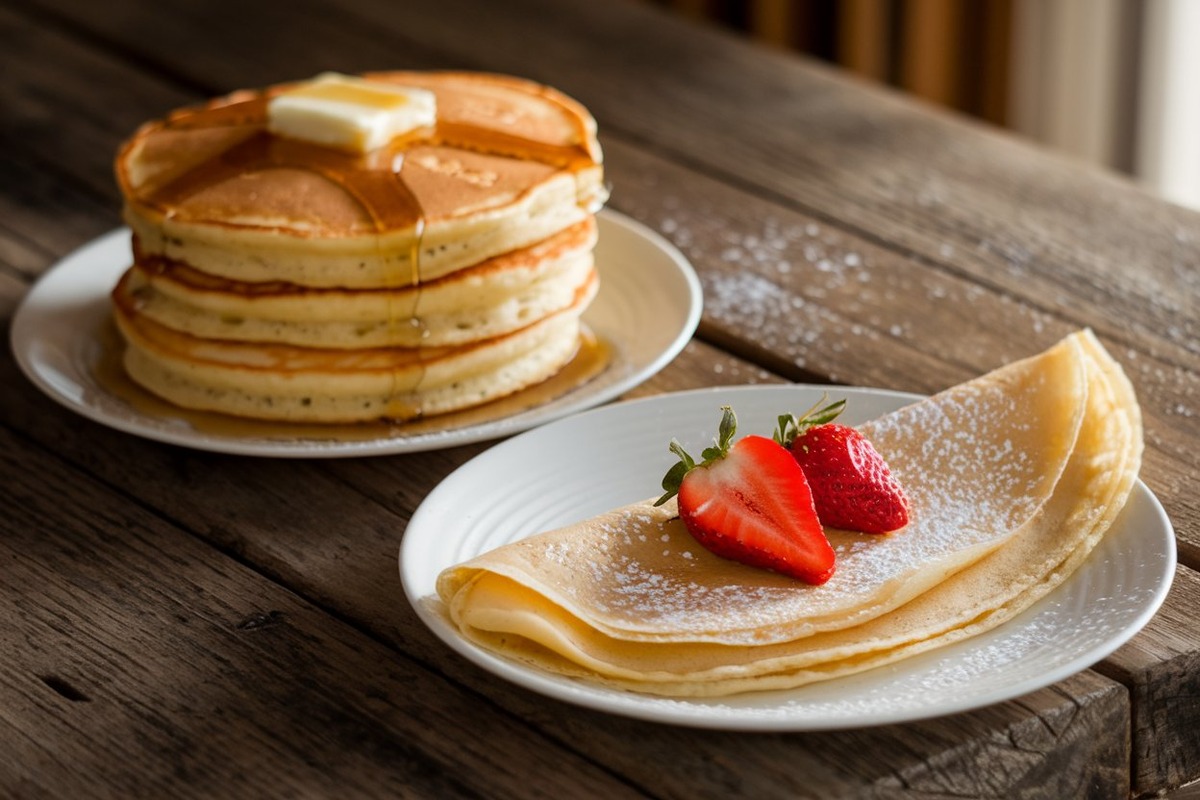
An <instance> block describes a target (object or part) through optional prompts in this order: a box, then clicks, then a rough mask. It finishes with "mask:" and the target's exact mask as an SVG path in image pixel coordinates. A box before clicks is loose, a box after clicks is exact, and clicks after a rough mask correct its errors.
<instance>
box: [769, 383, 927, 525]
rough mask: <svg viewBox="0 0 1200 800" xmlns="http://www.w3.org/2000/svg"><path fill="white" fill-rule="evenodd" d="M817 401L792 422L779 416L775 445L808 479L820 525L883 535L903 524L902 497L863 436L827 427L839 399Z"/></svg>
mask: <svg viewBox="0 0 1200 800" xmlns="http://www.w3.org/2000/svg"><path fill="white" fill-rule="evenodd" d="M824 402H825V400H824V398H822V399H821V402H819V403H817V405H815V406H813V407H812V408H811V409H810V410H809V411H808V412H806V413H805V414H803V415H802V416H801V417H799V418H798V419H797V418H796V417H794V416H792V415H790V414H785V415H783V416H781V417H779V427H778V428H777V429H776V431H775V441H776V442H778V443H779V444H781V445H783V446H784V447H786V448H788V449H789V450H791V452H792V455H793V456H794V457H795V459H796V463H797V464H799V465H800V469H801V470H803V471H804V477H805V478H807V479H808V485H809V486H810V487H811V489H812V494H813V502H814V504H815V505H816V508H817V516H818V518H820V520H821V524H822V525H824V526H825V527H828V528H839V529H841V530H847V531H859V532H861V533H888V532H890V531H895V530H899V529H900V528H903V527H904V526H905V525H907V524H908V498H907V497H905V495H904V490H903V489H902V488H901V487H900V484H899V483H898V482H897V481H896V479H895V478H894V477H892V473H891V470H890V469H888V465H887V462H885V461H884V459H883V456H881V455H879V452H878V451H877V450H876V449H875V447H874V445H872V444H871V442H870V441H868V440H867V438H866V437H865V436H863V435H862V434H861V433H859V432H858V431H857V430H855V429H854V428H852V427H850V426H849V425H841V424H838V423H835V422H833V420H834V419H836V418H837V416H838V415H839V414H840V413H842V409H844V408H845V407H846V401H845V400H839V401H837V402H836V403H831V404H829V405H828V406H825V407H824V408H821V407H820V406H821V404H822V403H824Z"/></svg>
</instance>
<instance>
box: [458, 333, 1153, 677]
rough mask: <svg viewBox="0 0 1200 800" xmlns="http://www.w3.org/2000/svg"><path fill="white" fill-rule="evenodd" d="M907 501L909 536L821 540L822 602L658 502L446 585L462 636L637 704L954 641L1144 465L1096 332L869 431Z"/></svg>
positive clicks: (1102, 527)
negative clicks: (696, 533)
mask: <svg viewBox="0 0 1200 800" xmlns="http://www.w3.org/2000/svg"><path fill="white" fill-rule="evenodd" d="M861 430H862V431H863V432H864V433H865V434H866V435H867V436H868V438H870V439H871V440H872V442H873V443H874V444H875V445H876V448H877V449H878V450H879V451H880V452H881V454H883V455H884V457H885V458H886V459H887V460H888V462H889V464H890V465H891V467H892V471H893V474H895V475H896V476H897V477H898V479H899V480H900V481H901V483H902V484H903V485H904V486H905V487H906V490H907V492H908V494H909V499H910V503H911V507H912V521H911V523H910V525H909V526H908V527H907V528H905V529H903V530H901V531H899V532H896V533H893V534H889V535H887V536H883V537H878V536H866V535H862V534H854V533H847V532H839V531H829V532H828V533H829V536H830V541H831V543H832V544H833V545H834V548H835V551H836V552H837V555H838V566H837V572H836V573H835V575H834V577H833V578H832V579H831V580H830V581H829V582H828V583H826V584H824V585H823V586H818V587H812V586H807V585H804V584H800V583H797V582H795V581H792V580H790V579H788V578H785V577H783V576H780V575H776V574H774V573H771V572H766V571H763V570H756V569H752V568H749V567H744V566H742V565H739V564H735V563H732V562H729V561H726V560H724V559H720V558H717V557H716V556H713V555H711V554H710V553H708V552H707V551H706V550H704V549H703V548H701V547H699V546H698V545H697V544H696V543H695V542H694V540H692V539H691V538H690V536H689V534H688V533H687V531H686V529H685V528H684V526H683V525H682V523H681V522H680V521H679V520H678V519H677V517H675V516H674V513H675V512H674V509H673V508H672V507H668V506H664V507H661V508H654V507H652V506H651V505H649V503H639V504H635V505H633V506H630V507H627V508H624V509H618V510H614V511H612V512H609V513H608V514H605V515H601V516H600V517H597V518H594V519H592V520H588V521H586V522H583V523H581V524H579V525H574V526H570V527H568V528H564V529H561V530H558V531H553V532H549V533H546V534H541V535H539V536H536V537H532V538H530V539H527V540H525V541H522V542H517V543H514V544H512V545H507V546H505V547H502V548H498V549H497V550H495V551H492V552H491V553H487V554H484V555H482V556H480V557H479V558H476V559H473V560H472V561H469V562H467V563H465V564H462V565H457V566H455V567H452V568H450V569H448V570H446V571H445V572H443V573H442V575H441V576H440V578H439V581H438V594H439V597H440V600H441V602H442V603H443V608H444V611H445V613H446V614H447V615H448V617H449V618H450V619H451V620H452V621H453V623H454V624H455V625H457V626H458V627H459V629H460V631H461V632H462V634H463V635H464V636H465V637H466V638H468V639H470V640H472V641H474V642H476V643H478V644H480V645H481V646H484V647H486V648H489V649H492V650H494V651H496V652H498V653H501V654H503V655H505V656H507V657H510V658H514V659H517V660H519V661H522V662H524V663H528V664H532V665H535V666H537V667H539V668H542V669H547V670H550V671H553V672H558V673H561V674H568V675H574V676H578V677H581V678H585V679H589V680H592V681H595V682H599V683H604V684H610V685H616V686H621V687H623V688H628V689H632V690H635V691H642V692H649V693H655V694H665V695H676V696H709V695H722V694H730V693H734V692H742V691H752V690H763V689H778V688H790V687H795V686H800V685H803V684H806V683H810V682H813V681H817V680H825V679H829V678H834V677H838V676H841V675H847V674H852V673H854V672H858V671H861V670H864V669H869V668H871V667H874V666H879V665H882V664H886V663H890V662H893V661H895V660H898V659H900V658H904V657H907V656H910V655H913V654H915V653H918V652H923V651H925V650H928V649H931V648H933V647H937V646H940V645H943V644H947V643H949V642H952V641H957V640H960V639H962V638H965V637H967V636H971V635H974V634H977V633H980V632H982V631H984V630H987V629H989V628H990V627H994V626H995V625H997V624H999V623H1001V622H1003V621H1004V620H1005V619H1009V618H1011V617H1012V616H1014V615H1015V614H1017V613H1019V612H1020V611H1021V610H1023V609H1024V608H1027V607H1028V606H1029V605H1030V604H1031V603H1033V602H1035V601H1036V600H1037V599H1038V598H1040V597H1042V596H1044V595H1045V594H1046V593H1047V592H1048V591H1050V590H1051V589H1052V588H1053V587H1054V586H1056V585H1058V584H1059V583H1061V582H1062V580H1064V579H1065V578H1066V577H1067V576H1068V575H1069V574H1070V573H1071V571H1072V570H1074V569H1075V568H1076V567H1077V566H1078V565H1079V563H1081V562H1082V561H1083V559H1084V558H1085V557H1086V555H1087V553H1089V552H1090V551H1091V550H1092V549H1093V548H1094V546H1095V544H1096V542H1098V541H1099V539H1100V537H1101V536H1102V535H1103V533H1104V531H1106V530H1107V529H1108V527H1109V526H1110V525H1111V523H1112V520H1113V519H1114V518H1115V516H1116V514H1117V513H1118V512H1119V510H1120V508H1121V507H1122V506H1123V505H1124V503H1125V500H1126V499H1127V497H1128V495H1129V492H1130V491H1131V489H1132V486H1133V483H1134V479H1135V477H1136V474H1137V470H1138V466H1139V464H1140V455H1141V422H1140V416H1139V412H1138V409H1137V403H1136V399H1135V398H1134V396H1133V392H1132V388H1131V387H1130V385H1129V383H1128V381H1127V379H1126V378H1125V377H1124V375H1123V373H1122V372H1121V371H1120V368H1119V367H1118V366H1117V365H1116V364H1115V362H1113V361H1112V359H1111V357H1109V356H1108V354H1107V353H1106V352H1105V351H1104V350H1103V348H1102V347H1101V346H1100V345H1099V343H1098V342H1097V341H1096V339H1095V337H1094V336H1092V335H1091V334H1090V333H1089V332H1080V333H1078V334H1076V335H1073V336H1071V337H1069V338H1067V339H1065V340H1064V341H1063V342H1061V343H1059V344H1058V345H1057V346H1055V347H1054V348H1051V349H1050V350H1048V351H1047V352H1045V353H1043V354H1041V355H1039V356H1035V357H1033V358H1030V359H1026V360H1023V361H1020V362H1017V363H1015V364H1011V365H1009V366H1006V367H1003V368H1001V369H999V370H997V371H995V372H993V373H989V374H988V375H985V376H982V377H980V378H977V379H975V380H973V381H970V382H967V383H965V384H962V385H960V386H956V387H953V388H951V389H949V390H947V391H945V392H942V393H940V394H938V395H935V396H934V397H931V398H929V399H927V400H924V401H921V402H919V403H916V404H914V405H911V406H908V407H906V408H903V409H900V410H898V411H896V412H893V413H892V414H889V415H886V416H884V417H882V418H880V419H878V420H875V421H873V422H871V423H868V424H866V425H863V426H861Z"/></svg>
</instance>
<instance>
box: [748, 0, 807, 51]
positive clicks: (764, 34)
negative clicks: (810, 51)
mask: <svg viewBox="0 0 1200 800" xmlns="http://www.w3.org/2000/svg"><path fill="white" fill-rule="evenodd" d="M797 12H798V6H797V4H796V3H794V2H792V0H752V2H751V3H750V9H749V26H750V32H751V33H752V34H753V35H754V36H755V37H756V38H757V39H759V40H760V41H763V42H766V43H768V44H773V45H776V46H777V47H791V46H793V45H794V44H795V43H796V27H797V26H796V21H797V17H798V14H797Z"/></svg>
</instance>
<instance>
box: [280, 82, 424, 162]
mask: <svg viewBox="0 0 1200 800" xmlns="http://www.w3.org/2000/svg"><path fill="white" fill-rule="evenodd" d="M436 120H437V99H436V98H435V96H434V94H433V92H430V91H427V90H425V89H417V88H414V87H409V86H398V85H395V84H390V83H383V82H380V81H368V80H364V79H362V78H356V77H351V76H348V75H338V74H336V73H324V74H322V75H318V76H317V77H316V78H314V79H313V80H311V81H308V82H306V83H303V84H300V85H299V86H296V87H294V88H292V89H289V90H287V91H285V92H281V93H280V94H277V95H275V96H274V97H272V98H271V99H270V101H268V103H267V127H268V129H269V130H270V131H271V133H273V134H275V135H276V136H285V137H287V138H290V139H302V140H304V141H308V142H313V143H314V144H319V145H324V146H326V147H334V148H337V149H339V150H349V151H352V152H357V153H367V152H370V151H372V150H375V149H377V148H379V147H382V146H383V145H385V144H387V143H388V142H389V141H391V140H392V138H393V137H396V136H400V135H402V134H405V133H408V132H409V131H412V130H415V129H417V128H424V127H428V126H431V125H433V124H434V122H436Z"/></svg>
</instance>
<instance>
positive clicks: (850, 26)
mask: <svg viewBox="0 0 1200 800" xmlns="http://www.w3.org/2000/svg"><path fill="white" fill-rule="evenodd" d="M895 5H896V4H895V0H842V3H841V5H839V9H840V10H841V18H840V20H839V23H838V61H839V62H841V64H842V65H843V66H845V67H846V68H847V69H849V70H851V71H853V72H855V73H857V74H859V75H862V76H864V77H867V78H872V79H874V80H878V81H886V80H887V79H888V78H889V77H890V75H889V73H890V65H891V53H892V45H891V27H892V16H893V14H894V13H895Z"/></svg>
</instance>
